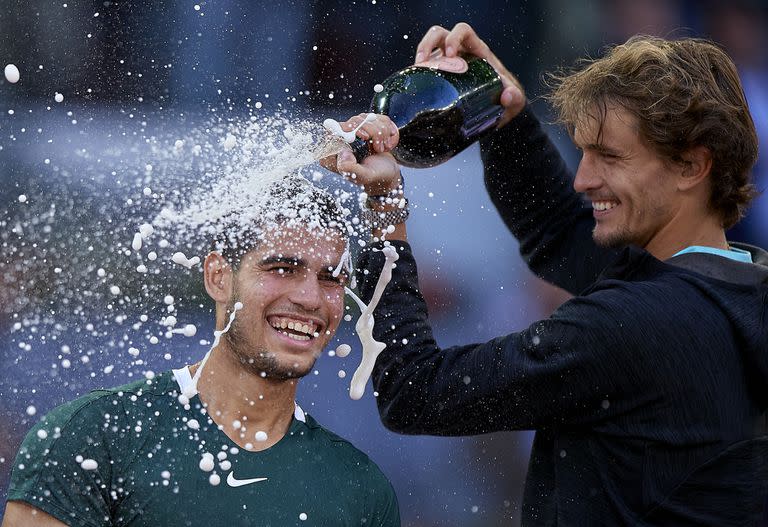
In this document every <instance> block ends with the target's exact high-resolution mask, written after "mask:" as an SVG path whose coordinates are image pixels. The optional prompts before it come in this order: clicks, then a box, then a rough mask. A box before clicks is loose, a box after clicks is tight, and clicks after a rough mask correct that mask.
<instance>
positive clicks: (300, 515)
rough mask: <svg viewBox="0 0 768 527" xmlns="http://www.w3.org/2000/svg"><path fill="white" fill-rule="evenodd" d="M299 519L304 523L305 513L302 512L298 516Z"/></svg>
mask: <svg viewBox="0 0 768 527" xmlns="http://www.w3.org/2000/svg"><path fill="white" fill-rule="evenodd" d="M299 519H300V520H301V521H306V519H307V513H306V512H302V513H301V514H299Z"/></svg>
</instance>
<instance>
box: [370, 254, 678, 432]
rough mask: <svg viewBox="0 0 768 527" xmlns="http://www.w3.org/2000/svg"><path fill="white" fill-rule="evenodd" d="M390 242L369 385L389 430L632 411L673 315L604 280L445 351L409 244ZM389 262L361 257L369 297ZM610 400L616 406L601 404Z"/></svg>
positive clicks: (535, 423) (463, 428)
mask: <svg viewBox="0 0 768 527" xmlns="http://www.w3.org/2000/svg"><path fill="white" fill-rule="evenodd" d="M393 245H395V246H396V247H397V249H398V253H399V255H400V258H399V259H398V261H397V267H396V268H395V269H394V271H393V278H392V281H391V282H390V284H389V286H388V287H387V289H386V291H385V294H384V296H383V297H382V299H381V302H380V304H379V306H378V307H377V309H376V312H375V317H376V325H375V328H374V337H375V338H376V339H377V340H379V341H381V342H385V343H386V344H387V347H386V348H385V349H384V351H383V352H382V353H381V355H379V358H378V360H377V362H376V368H375V369H374V373H373V384H374V388H375V389H376V391H377V392H378V397H377V404H378V406H379V412H380V414H381V418H382V421H383V422H384V424H385V425H386V426H387V427H388V428H390V429H392V430H394V431H397V432H400V433H406V434H431V435H466V434H478V433H486V432H493V431H499V430H514V429H518V430H520V429H537V428H541V427H543V426H556V425H559V424H581V423H590V422H595V421H597V420H600V419H605V418H608V417H610V416H612V415H615V414H616V413H617V412H618V413H621V412H626V411H628V410H630V409H631V407H632V405H633V404H635V403H636V401H637V400H638V398H637V394H639V393H643V392H644V391H645V390H648V389H649V383H650V381H649V380H648V376H647V375H646V374H644V373H643V371H642V368H643V366H642V365H643V364H645V363H646V361H648V362H650V361H651V360H652V359H651V358H646V357H644V355H646V354H647V350H646V349H645V348H643V346H642V342H643V338H644V335H646V334H647V332H648V331H649V328H654V327H657V326H658V325H659V324H661V322H660V320H661V319H662V317H663V316H671V315H670V314H669V313H666V314H664V313H655V312H649V311H647V310H646V311H643V310H641V309H639V308H638V309H634V308H635V307H636V306H628V304H629V302H628V293H627V292H626V291H625V290H622V289H621V288H618V287H617V288H607V289H605V290H602V291H597V292H593V293H592V294H590V295H589V297H578V298H575V299H573V300H570V301H568V302H566V303H565V304H563V305H562V306H561V307H560V308H559V309H558V310H557V311H556V312H555V313H554V314H553V315H552V317H550V318H548V319H546V320H542V321H539V322H536V323H534V324H532V325H531V326H530V327H529V328H527V329H526V330H524V331H521V332H518V333H510V334H509V335H506V336H503V337H499V338H496V339H493V340H491V341H488V342H482V343H475V344H468V345H463V346H452V347H449V348H442V349H441V348H439V347H438V345H437V343H436V342H435V339H434V337H433V335H432V330H431V328H430V325H429V322H428V313H427V306H426V304H425V302H424V299H423V297H422V295H421V293H420V292H419V286H418V279H417V270H416V263H415V261H414V259H413V256H412V254H411V251H410V247H409V246H408V244H407V243H405V242H393ZM379 247H380V244H379ZM374 248H375V246H374ZM383 260H384V258H383V255H382V254H381V252H380V251H378V252H376V251H374V250H369V251H367V252H366V253H364V254H363V255H362V256H361V258H360V260H359V267H360V268H362V269H366V270H367V271H368V273H367V274H364V273H361V274H359V275H358V276H361V277H362V283H361V284H360V291H361V294H362V297H363V299H364V300H367V299H368V298H370V296H371V294H372V290H373V287H374V286H375V282H376V279H377V278H378V276H379V273H380V270H381V267H382V265H383ZM662 293H663V292H662ZM660 294H661V293H660ZM673 338H675V337H674V335H671V336H670V339H673ZM630 356H632V357H634V360H633V361H630V360H628V357H630ZM638 365H639V368H640V369H638ZM652 392H653V390H651V393H652ZM606 400H609V401H610V405H608V406H606V405H604V404H603V402H604V401H606Z"/></svg>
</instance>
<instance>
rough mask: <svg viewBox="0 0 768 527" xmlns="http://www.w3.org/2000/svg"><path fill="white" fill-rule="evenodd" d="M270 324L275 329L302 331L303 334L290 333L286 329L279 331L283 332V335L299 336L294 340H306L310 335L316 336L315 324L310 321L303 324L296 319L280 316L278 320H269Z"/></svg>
mask: <svg viewBox="0 0 768 527" xmlns="http://www.w3.org/2000/svg"><path fill="white" fill-rule="evenodd" d="M270 325H271V326H272V327H273V328H275V329H277V330H281V329H282V330H285V329H290V330H293V331H298V332H300V333H304V335H292V334H289V333H288V332H286V331H281V333H283V334H284V335H289V336H291V337H300V338H297V339H296V340H308V339H309V338H310V335H311V336H313V337H316V336H318V334H317V326H316V325H315V324H313V323H311V322H310V323H309V324H304V323H302V322H299V321H296V320H289V319H285V318H281V319H279V320H273V321H272V322H270Z"/></svg>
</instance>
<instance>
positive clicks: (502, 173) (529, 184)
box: [480, 107, 618, 294]
mask: <svg viewBox="0 0 768 527" xmlns="http://www.w3.org/2000/svg"><path fill="white" fill-rule="evenodd" d="M480 151H481V155H482V159H483V167H484V169H485V186H486V188H487V190H488V194H489V196H490V198H491V201H492V202H493V204H494V205H495V206H496V209H497V210H498V212H499V215H500V216H501V218H502V220H503V221H504V223H505V224H506V225H507V228H509V230H510V232H512V234H513V235H514V236H515V238H517V239H518V241H519V242H520V253H521V255H522V257H523V259H524V260H525V261H526V263H527V264H528V266H529V267H530V269H531V270H532V271H533V272H534V273H535V274H536V275H537V276H539V277H540V278H543V279H544V280H547V281H548V282H550V283H553V284H555V285H557V286H559V287H562V288H563V289H565V290H566V291H569V292H570V293H572V294H578V293H580V292H581V291H582V290H584V289H585V288H586V287H587V286H589V285H590V284H592V283H593V282H594V281H595V279H596V278H597V277H598V275H599V274H600V271H601V270H602V269H603V268H605V267H606V266H607V265H608V264H609V263H611V262H612V261H613V260H614V259H615V258H616V256H617V254H618V253H617V251H615V250H613V249H606V248H602V247H598V246H597V245H596V244H595V242H594V240H593V239H592V230H593V229H594V227H595V221H594V218H593V216H592V209H591V208H588V207H585V206H584V203H583V201H582V200H581V198H580V197H579V195H578V194H577V193H576V191H575V190H574V189H573V176H572V174H571V172H570V170H568V168H567V167H566V165H565V162H564V161H563V159H562V157H561V156H560V153H559V152H558V151H557V148H555V146H554V145H553V144H552V142H551V141H550V139H549V137H548V136H547V134H546V133H545V132H544V130H543V129H542V127H541V124H540V123H539V121H538V119H537V118H536V116H535V115H534V113H533V111H532V110H531V108H530V107H526V108H525V109H524V110H523V111H522V112H521V113H520V114H519V115H518V116H517V117H515V119H513V120H512V121H511V122H510V123H509V124H507V125H506V126H504V127H503V128H501V129H499V130H497V131H495V132H494V133H493V134H491V135H489V136H488V137H486V138H485V139H483V140H482V141H481V150H480Z"/></svg>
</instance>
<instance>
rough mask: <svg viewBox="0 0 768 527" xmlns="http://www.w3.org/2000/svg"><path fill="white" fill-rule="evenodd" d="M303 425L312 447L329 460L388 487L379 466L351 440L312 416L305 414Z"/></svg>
mask: <svg viewBox="0 0 768 527" xmlns="http://www.w3.org/2000/svg"><path fill="white" fill-rule="evenodd" d="M304 426H305V427H306V428H307V429H308V431H309V437H310V438H311V440H312V441H313V442H314V443H315V444H314V445H313V448H315V449H318V450H319V451H322V452H323V453H324V455H325V456H328V457H330V458H331V462H332V463H334V464H336V466H339V467H345V468H346V469H347V471H348V472H349V474H356V475H357V477H358V478H361V479H368V480H370V481H371V482H378V483H379V484H380V485H384V486H386V487H390V484H389V480H388V479H387V478H386V476H385V475H384V473H383V472H382V471H381V469H380V468H379V466H378V465H377V464H376V463H375V462H374V461H373V460H372V459H371V458H370V457H368V455H367V454H366V453H365V452H363V451H362V450H360V449H358V448H357V447H356V446H354V445H353V444H352V443H351V442H349V441H348V440H346V439H344V438H343V437H341V436H339V435H338V434H336V433H334V432H332V431H330V430H328V429H327V428H325V427H324V426H322V425H320V424H319V423H318V422H317V421H316V420H315V419H314V418H313V417H312V416H310V415H307V416H306V423H304Z"/></svg>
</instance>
